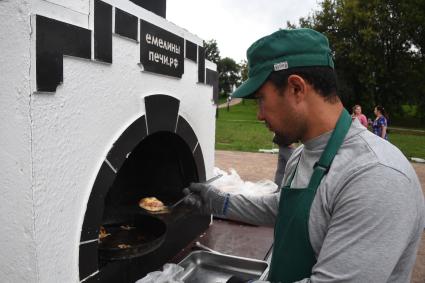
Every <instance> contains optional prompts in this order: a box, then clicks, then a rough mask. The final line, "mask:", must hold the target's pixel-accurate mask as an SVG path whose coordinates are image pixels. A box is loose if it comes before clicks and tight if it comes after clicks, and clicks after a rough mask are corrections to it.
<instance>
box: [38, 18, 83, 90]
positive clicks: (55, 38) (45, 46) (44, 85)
mask: <svg viewBox="0 0 425 283" xmlns="http://www.w3.org/2000/svg"><path fill="white" fill-rule="evenodd" d="M36 30H37V32H36V34H37V37H36V54H37V55H36V81H37V90H38V91H46V92H54V91H56V87H57V86H58V85H59V84H60V83H62V82H63V55H71V56H75V57H80V58H85V59H90V58H91V32H90V30H88V29H84V28H81V27H78V26H74V25H71V24H67V23H64V22H60V21H56V20H53V19H50V18H46V17H43V16H40V15H37V16H36Z"/></svg>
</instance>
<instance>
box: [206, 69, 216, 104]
mask: <svg viewBox="0 0 425 283" xmlns="http://www.w3.org/2000/svg"><path fill="white" fill-rule="evenodd" d="M206 70H207V72H206V77H207V79H206V83H207V84H208V85H210V86H212V87H213V99H214V103H215V104H218V73H217V72H216V71H213V70H210V69H206Z"/></svg>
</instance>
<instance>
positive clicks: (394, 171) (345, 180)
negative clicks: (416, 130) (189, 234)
mask: <svg viewBox="0 0 425 283" xmlns="http://www.w3.org/2000/svg"><path fill="white" fill-rule="evenodd" d="M330 135H331V132H329V133H326V134H323V135H321V136H319V137H317V138H315V139H312V140H310V141H308V142H306V143H305V144H304V146H300V147H299V148H298V149H297V150H296V151H295V152H294V154H293V155H292V157H291V159H290V160H289V162H288V164H287V167H286V172H285V177H284V182H283V183H284V184H286V182H287V180H288V176H290V175H291V174H292V172H294V170H295V167H296V164H297V161H298V159H299V165H298V170H297V173H296V175H295V178H294V180H293V183H292V187H296V188H303V187H306V186H307V185H308V182H309V180H310V177H311V175H312V172H313V165H314V163H315V162H316V161H317V160H318V159H319V158H320V155H321V153H322V152H323V150H324V147H325V145H326V143H327V141H328V140H329V138H330ZM279 197H280V192H279V193H276V194H273V195H267V196H261V197H252V196H251V197H248V196H243V195H234V196H231V197H230V199H229V205H228V210H227V217H228V218H231V219H235V220H240V221H244V222H248V223H252V224H257V225H269V226H272V225H274V223H275V219H276V217H277V213H278V205H279ZM424 226H425V207H424V198H423V193H422V190H421V186H420V183H419V180H418V178H417V176H416V173H415V171H414V170H413V168H412V166H411V165H410V163H409V162H408V161H407V159H406V158H405V157H404V156H403V154H402V153H401V152H400V151H399V150H398V149H397V148H396V147H395V146H393V145H392V144H390V143H389V142H387V141H386V140H384V139H382V138H380V137H377V136H375V135H374V134H372V133H370V132H369V131H367V130H366V129H365V128H364V127H363V126H361V125H360V123H359V122H358V121H357V120H354V121H353V124H352V126H351V128H350V130H349V132H348V134H347V136H346V138H345V140H344V143H343V145H342V146H341V148H340V150H339V151H338V154H337V155H336V157H335V159H334V161H333V163H332V165H331V169H330V171H329V173H328V174H327V175H326V176H325V177H324V178H323V179H322V182H321V184H320V186H319V188H318V190H317V193H316V196H315V198H314V200H313V204H312V207H311V211H310V219H309V233H310V242H311V245H312V247H313V249H314V252H315V254H316V258H317V263H316V264H315V265H314V266H313V269H312V275H311V277H310V278H306V279H304V280H302V281H300V282H303V283H304V282H406V283H407V282H409V280H410V275H411V270H412V268H413V265H414V262H415V258H416V251H417V247H418V244H419V241H420V237H421V235H422V233H423V229H424ZM282 268H285V267H284V266H282Z"/></svg>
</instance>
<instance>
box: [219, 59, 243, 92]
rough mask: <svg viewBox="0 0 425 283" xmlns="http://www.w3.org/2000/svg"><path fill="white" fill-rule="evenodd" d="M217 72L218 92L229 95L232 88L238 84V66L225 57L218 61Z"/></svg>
mask: <svg viewBox="0 0 425 283" xmlns="http://www.w3.org/2000/svg"><path fill="white" fill-rule="evenodd" d="M217 70H218V73H219V76H218V81H219V91H220V92H222V93H224V94H226V95H229V94H231V93H232V91H233V89H232V88H233V86H238V85H239V84H240V74H239V72H240V66H239V65H238V64H237V63H236V62H235V60H233V59H232V58H229V57H225V58H223V59H220V61H218V64H217Z"/></svg>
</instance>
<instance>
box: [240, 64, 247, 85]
mask: <svg viewBox="0 0 425 283" xmlns="http://www.w3.org/2000/svg"><path fill="white" fill-rule="evenodd" d="M239 66H240V70H241V81H242V82H244V81H246V80H247V79H248V61H246V60H242V61H241V62H240V63H239Z"/></svg>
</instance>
